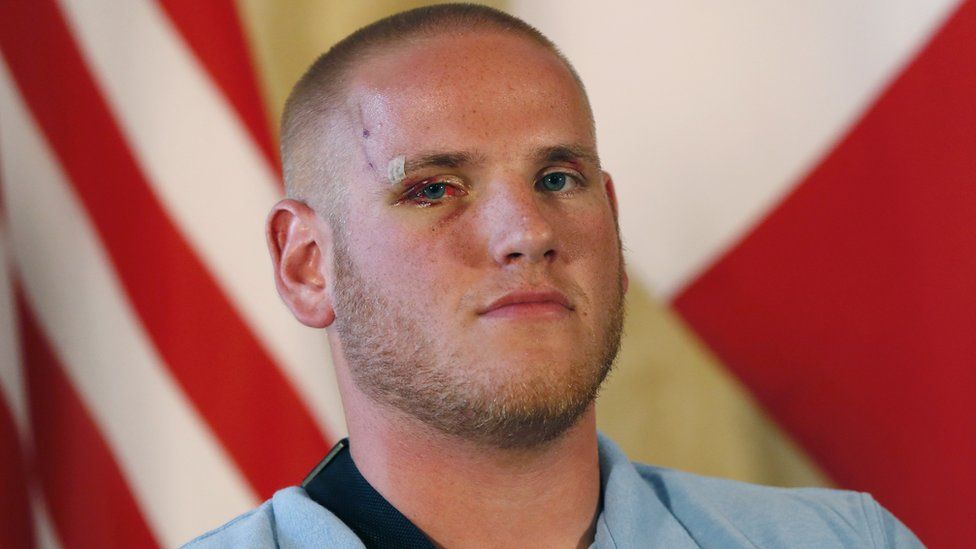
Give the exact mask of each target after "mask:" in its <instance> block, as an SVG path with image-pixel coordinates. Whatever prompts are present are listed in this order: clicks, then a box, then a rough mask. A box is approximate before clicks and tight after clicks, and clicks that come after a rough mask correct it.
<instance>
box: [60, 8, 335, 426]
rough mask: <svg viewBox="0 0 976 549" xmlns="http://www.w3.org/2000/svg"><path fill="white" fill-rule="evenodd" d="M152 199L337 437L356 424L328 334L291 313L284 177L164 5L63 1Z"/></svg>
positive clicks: (317, 415) (316, 415)
mask: <svg viewBox="0 0 976 549" xmlns="http://www.w3.org/2000/svg"><path fill="white" fill-rule="evenodd" d="M61 3H62V5H63V7H64V9H65V13H66V15H67V19H68V21H69V23H70V25H71V27H72V28H73V30H74V32H75V35H76V38H77V39H78V41H79V45H80V46H81V49H82V52H83V53H84V54H85V57H86V59H87V61H88V63H89V66H90V67H91V69H92V72H93V74H94V75H95V77H96V80H97V81H98V83H99V85H100V87H101V89H102V91H103V93H104V94H105V96H106V98H107V99H108V103H109V106H110V108H112V109H113V112H114V115H115V117H116V119H117V121H118V122H119V124H120V126H121V128H122V130H123V133H124V134H125V136H126V139H127V141H128V143H129V145H130V147H131V150H132V151H133V154H134V155H135V157H136V159H137V161H138V163H139V164H140V166H141V167H142V169H143V170H144V172H145V173H146V175H147V177H148V178H149V180H150V183H151V184H152V190H153V191H154V192H155V194H156V196H157V197H159V199H160V200H161V202H162V203H163V204H164V205H165V206H166V208H167V210H168V211H169V213H170V214H171V215H172V216H173V218H174V219H175V220H176V222H177V225H178V226H179V228H180V230H181V231H182V232H183V233H184V235H185V236H186V237H187V239H188V241H189V242H190V244H191V245H192V246H193V247H194V249H195V250H196V252H197V254H198V255H199V256H200V257H201V259H203V261H204V263H205V264H206V265H207V266H208V267H209V268H210V270H211V272H212V273H214V275H215V276H216V278H217V280H218V281H219V282H220V284H221V286H222V287H223V289H224V290H225V291H226V292H227V293H228V295H229V296H230V297H231V298H232V301H233V302H234V304H235V306H236V307H237V308H238V310H239V311H240V313H241V315H242V317H243V318H244V320H245V322H247V324H248V325H249V326H251V328H252V330H253V331H254V333H255V335H256V336H257V338H258V340H259V341H261V342H262V343H263V344H264V346H265V348H266V349H268V351H269V352H270V354H271V355H272V357H274V359H275V361H276V363H278V364H279V365H280V366H281V367H282V369H283V371H284V372H285V373H286V374H287V375H288V376H289V377H290V378H291V379H292V381H293V383H294V385H295V387H296V389H297V390H298V392H299V394H300V395H302V398H303V400H304V401H305V403H306V404H307V405H308V406H309V408H310V409H311V410H312V411H313V415H314V416H315V418H316V420H317V421H318V422H319V424H320V425H321V426H322V427H323V428H325V429H326V430H327V432H328V433H329V434H330V435H332V436H335V435H340V434H342V433H344V432H345V421H344V419H343V415H342V407H341V403H340V401H339V396H338V391H337V389H336V382H335V378H334V376H333V373H332V368H331V366H330V364H331V359H330V358H329V353H328V346H327V342H326V339H325V334H324V333H323V332H322V331H316V330H311V329H307V328H304V327H302V326H300V325H299V324H298V323H297V322H296V321H295V320H294V319H293V318H292V317H291V316H290V314H289V313H288V311H287V309H286V308H285V307H284V306H283V305H282V304H281V303H280V301H279V300H278V297H277V293H276V291H275V289H274V284H273V279H272V277H271V271H270V261H269V259H268V253H267V251H266V249H265V245H264V233H263V229H264V219H265V217H266V216H267V213H268V211H269V209H270V207H271V205H272V204H273V203H274V202H275V201H276V200H277V198H278V193H277V191H276V188H277V187H276V183H275V181H276V176H275V174H274V173H273V171H272V170H271V169H270V168H269V166H268V165H267V163H266V162H265V160H264V157H263V156H262V155H261V153H260V151H259V150H258V148H257V147H256V145H255V144H254V143H253V142H252V141H251V139H250V137H249V134H248V133H247V131H246V128H245V127H244V126H243V124H242V123H241V122H240V120H239V119H238V118H237V117H236V115H235V114H234V113H233V111H232V110H231V109H230V107H229V105H228V104H227V103H226V101H225V100H224V99H223V97H222V96H221V94H220V92H219V91H218V89H217V88H216V87H215V86H214V85H213V83H212V82H211V81H210V79H209V77H208V76H207V75H206V73H205V72H204V71H203V70H202V68H201V67H200V65H199V64H198V63H197V61H196V59H195V58H194V56H193V55H192V52H191V51H190V50H189V49H188V48H187V46H186V45H185V44H184V43H183V41H182V40H181V39H180V37H179V35H178V33H177V32H176V30H175V29H174V28H172V26H171V25H170V22H169V19H168V18H166V17H165V15H164V14H162V13H161V12H160V11H159V9H158V6H157V5H156V3H154V2H116V1H114V0H84V1H82V0H62V2H61Z"/></svg>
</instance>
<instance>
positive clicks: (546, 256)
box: [543, 250, 556, 260]
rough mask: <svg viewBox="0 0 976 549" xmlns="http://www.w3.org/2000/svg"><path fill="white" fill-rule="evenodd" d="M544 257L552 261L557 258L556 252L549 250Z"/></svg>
mask: <svg viewBox="0 0 976 549" xmlns="http://www.w3.org/2000/svg"><path fill="white" fill-rule="evenodd" d="M543 256H544V257H545V258H546V259H549V260H552V259H553V258H555V257H556V250H548V251H547V252H546V253H545V254H543Z"/></svg>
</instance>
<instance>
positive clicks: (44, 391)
mask: <svg viewBox="0 0 976 549" xmlns="http://www.w3.org/2000/svg"><path fill="white" fill-rule="evenodd" d="M17 298H18V299H17V310H18V313H19V315H20V319H21V331H20V333H21V341H22V346H23V349H24V362H25V364H26V365H27V392H28V397H29V401H30V414H31V424H32V425H31V427H32V429H33V433H34V468H35V470H36V471H37V474H38V476H39V477H40V480H41V488H42V489H43V491H44V497H45V501H46V503H47V508H48V510H49V512H50V513H51V519H52V521H53V522H54V527H55V529H56V530H57V532H58V536H59V538H60V539H61V541H62V543H64V545H65V547H157V546H159V543H158V542H157V540H155V539H154V538H153V535H152V533H151V532H150V531H149V526H148V525H147V524H146V521H145V519H144V518H143V516H142V513H141V512H140V510H139V506H138V504H137V503H136V501H135V498H133V496H132V493H131V492H129V487H128V485H127V484H126V481H125V479H124V478H123V476H122V472H121V471H120V470H119V466H118V464H117V463H116V462H115V459H114V458H113V456H112V452H111V450H110V449H109V447H108V445H107V444H106V443H105V440H104V439H103V438H102V435H101V433H100V432H99V431H98V427H97V426H96V424H95V421H94V420H93V419H92V418H91V416H90V415H89V413H88V410H87V409H86V408H85V405H84V403H83V402H82V401H81V399H80V398H79V397H78V395H77V394H76V393H75V391H74V388H73V387H72V385H71V381H70V380H69V379H68V378H67V376H66V375H65V374H64V368H63V367H62V366H61V364H59V363H58V359H57V358H56V357H55V355H54V353H52V352H51V348H50V346H49V344H48V341H47V340H46V339H45V338H44V336H43V334H42V333H41V331H40V329H39V328H38V326H37V322H36V321H35V320H34V318H33V315H32V314H31V312H30V310H29V309H28V308H27V305H26V303H25V302H24V299H23V296H22V295H18V296H17Z"/></svg>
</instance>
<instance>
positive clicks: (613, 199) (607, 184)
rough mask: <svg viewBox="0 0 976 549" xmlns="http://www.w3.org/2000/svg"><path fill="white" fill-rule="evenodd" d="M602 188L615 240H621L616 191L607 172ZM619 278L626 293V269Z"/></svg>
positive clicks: (628, 278)
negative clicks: (614, 231)
mask: <svg viewBox="0 0 976 549" xmlns="http://www.w3.org/2000/svg"><path fill="white" fill-rule="evenodd" d="M603 188H604V189H605V190H606V192H607V200H609V201H610V209H611V210H613V221H614V223H616V224H617V238H623V237H622V236H621V235H620V216H619V214H618V213H617V190H616V189H614V188H613V178H612V177H610V174H609V173H607V172H603ZM621 247H622V246H621ZM620 276H621V278H622V280H621V285H622V286H623V289H624V293H627V288H629V287H630V277H628V276H627V269H626V268H624V269H622V272H621V273H620Z"/></svg>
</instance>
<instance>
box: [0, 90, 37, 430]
mask: <svg viewBox="0 0 976 549" xmlns="http://www.w3.org/2000/svg"><path fill="white" fill-rule="evenodd" d="M7 101H10V99H8V98H7V97H6V95H4V96H2V97H0V103H6V102H7ZM3 110H5V108H4V107H2V106H0V112H2V111H3ZM0 124H2V121H0ZM3 162H4V159H3V158H0V164H2V163H3ZM3 216H4V214H3V213H2V212H0V400H4V401H6V403H7V404H8V405H9V406H10V413H11V414H13V419H14V423H15V424H16V427H17V432H18V433H19V435H20V438H21V440H22V441H23V440H26V436H25V435H26V434H27V433H28V432H29V430H30V427H29V423H30V421H29V416H28V415H27V414H28V412H27V398H26V395H27V393H26V391H25V390H24V389H25V388H24V375H23V367H22V366H21V361H20V340H19V337H18V334H19V332H18V330H17V324H16V320H15V317H14V315H15V314H16V313H14V311H16V309H17V308H16V307H15V305H14V294H13V284H12V282H13V281H12V280H11V277H10V275H11V273H12V272H13V257H12V254H10V252H9V245H8V244H7V240H8V238H7V224H6V220H5V219H3Z"/></svg>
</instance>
